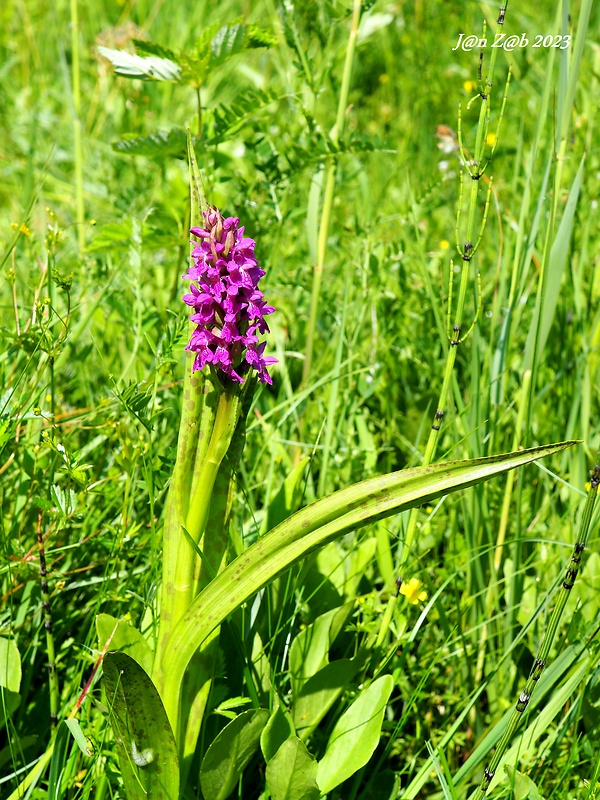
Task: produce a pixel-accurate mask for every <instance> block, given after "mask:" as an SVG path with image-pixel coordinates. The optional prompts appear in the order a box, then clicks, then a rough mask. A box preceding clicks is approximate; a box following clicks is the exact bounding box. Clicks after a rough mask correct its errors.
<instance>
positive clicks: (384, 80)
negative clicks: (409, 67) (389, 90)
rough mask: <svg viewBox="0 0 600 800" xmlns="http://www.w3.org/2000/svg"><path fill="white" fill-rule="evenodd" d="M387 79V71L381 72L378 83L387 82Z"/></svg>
mask: <svg viewBox="0 0 600 800" xmlns="http://www.w3.org/2000/svg"><path fill="white" fill-rule="evenodd" d="M389 80H390V76H389V75H388V74H387V72H382V73H381V75H380V76H379V83H388V82H389Z"/></svg>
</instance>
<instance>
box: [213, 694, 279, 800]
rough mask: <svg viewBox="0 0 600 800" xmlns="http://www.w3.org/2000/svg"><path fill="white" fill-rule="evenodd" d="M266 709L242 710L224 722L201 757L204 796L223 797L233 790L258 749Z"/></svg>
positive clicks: (265, 717)
mask: <svg viewBox="0 0 600 800" xmlns="http://www.w3.org/2000/svg"><path fill="white" fill-rule="evenodd" d="M268 719H269V712H268V711H266V710H265V709H262V708H259V709H258V710H256V709H251V710H250V711H244V712H242V713H241V714H240V715H239V716H237V717H236V718H235V719H234V720H232V721H231V722H230V723H229V725H226V726H225V727H224V728H223V730H222V731H221V732H220V733H219V735H218V736H217V737H216V739H214V741H213V742H212V743H211V745H210V747H209V748H208V750H207V751H206V755H205V756H204V759H203V760H202V767H201V769H200V786H201V787H202V793H203V795H204V797H206V798H210V800H225V798H226V797H229V795H230V794H231V793H232V792H233V790H234V789H235V787H236V785H237V782H238V781H239V779H240V776H241V774H242V772H243V771H244V769H245V768H246V766H247V765H248V762H249V761H250V759H251V758H252V756H253V755H254V753H255V752H256V750H257V749H258V743H259V741H260V735H261V733H262V730H263V728H264V727H265V725H266V724H267V721H268Z"/></svg>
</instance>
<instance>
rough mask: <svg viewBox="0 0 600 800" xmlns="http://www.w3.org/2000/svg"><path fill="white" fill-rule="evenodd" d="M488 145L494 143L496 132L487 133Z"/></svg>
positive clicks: (490, 145)
mask: <svg viewBox="0 0 600 800" xmlns="http://www.w3.org/2000/svg"><path fill="white" fill-rule="evenodd" d="M485 141H486V142H487V145H488V147H493V146H494V145H495V144H496V134H495V133H488V135H487V137H486V140H485Z"/></svg>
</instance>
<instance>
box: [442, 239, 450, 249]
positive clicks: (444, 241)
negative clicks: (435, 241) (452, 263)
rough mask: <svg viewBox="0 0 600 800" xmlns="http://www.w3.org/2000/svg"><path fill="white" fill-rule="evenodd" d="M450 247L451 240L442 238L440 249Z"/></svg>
mask: <svg viewBox="0 0 600 800" xmlns="http://www.w3.org/2000/svg"><path fill="white" fill-rule="evenodd" d="M449 247H450V242H449V241H448V239H442V241H441V242H440V250H447V249H448V248H449Z"/></svg>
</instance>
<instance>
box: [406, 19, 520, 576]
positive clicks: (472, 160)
mask: <svg viewBox="0 0 600 800" xmlns="http://www.w3.org/2000/svg"><path fill="white" fill-rule="evenodd" d="M505 13H506V6H503V7H501V8H500V12H499V15H498V21H497V22H498V26H502V25H503V24H504V17H505ZM483 38H485V23H484V36H483ZM496 57H497V51H496V49H493V50H492V56H491V59H490V66H489V71H488V74H487V75H486V78H485V81H484V80H482V63H483V50H481V52H480V58H479V66H478V77H479V92H478V94H477V95H475V97H474V98H472V99H471V100H470V101H469V104H468V106H467V107H470V106H471V104H472V103H473V102H474V101H475V100H477V99H479V100H481V109H480V112H479V122H478V124H477V133H476V137H475V148H474V151H473V156H472V157H470V156H469V154H468V152H467V150H466V148H465V146H464V143H463V136H462V110H461V106H460V104H459V111H458V142H459V150H460V154H461V158H462V161H463V165H464V168H465V170H466V172H467V173H468V175H469V176H470V178H471V191H470V193H469V201H468V203H469V206H468V214H467V223H466V227H465V231H464V239H461V238H460V228H461V218H462V205H463V193H464V172H461V176H460V189H459V202H458V208H457V212H456V228H455V235H456V249H457V251H458V254H459V256H460V258H461V261H462V267H461V270H460V284H459V290H458V298H457V302H456V311H455V313H454V317H453V315H452V301H453V288H454V276H453V271H454V262H452V261H451V262H450V278H449V293H448V294H449V297H448V312H447V320H448V326H447V327H448V330H447V335H448V340H449V344H450V347H449V348H448V352H447V356H446V365H445V368H444V378H443V382H442V388H441V391H440V394H439V398H438V403H437V408H436V411H435V414H434V418H433V422H432V425H431V430H430V432H429V438H428V440H427V445H426V448H425V453H424V455H423V460H422V464H423V466H429V464H431V463H432V461H433V459H434V458H435V454H436V449H437V445H438V440H439V436H440V430H441V427H442V420H443V419H444V416H445V414H446V407H447V404H448V395H449V393H450V385H451V382H452V375H453V371H454V364H455V361H456V354H457V350H458V346H459V345H460V344H463V343H464V342H465V341H466V339H467V338H468V337H469V336H470V334H471V333H472V331H473V330H474V328H475V325H476V324H477V320H478V318H479V314H480V310H481V278H480V275H479V273H478V274H477V293H478V301H477V310H476V313H475V317H474V319H473V322H472V324H471V326H470V327H469V329H468V330H467V332H466V333H462V328H463V319H464V311H465V304H466V296H467V289H468V285H469V278H470V272H471V269H470V265H471V261H472V260H473V257H474V256H475V254H476V253H477V250H478V249H479V247H480V245H481V242H482V240H483V235H484V232H485V228H486V225H487V219H488V212H489V206H490V198H491V193H492V184H493V179H492V178H491V177H490V179H489V182H488V189H487V192H486V198H485V202H484V207H483V213H482V218H481V223H480V225H479V228H478V230H477V229H476V217H477V209H478V207H479V184H480V179H481V178H482V177H483V175H484V173H485V171H486V169H487V167H488V166H489V164H490V162H491V158H492V155H493V152H494V150H495V146H496V145H497V142H498V133H499V130H500V123H501V121H502V116H503V114H504V109H505V106H506V98H507V96H508V87H509V85H510V69H509V72H508V77H507V80H506V84H505V88H504V94H503V99H502V103H501V106H500V115H499V118H498V122H497V125H496V134H495V141H494V148H493V150H492V153H491V154H490V155H489V156H487V157H485V147H486V140H487V136H488V132H489V127H490V114H491V90H492V84H493V75H494V70H495V66H496ZM476 230H477V236H476V237H475V232H476ZM452 318H453V320H454V321H453V323H452V324H451V323H450V321H451V320H452ZM417 516H418V509H416V508H413V509H411V511H410V514H409V517H408V523H407V526H406V534H405V537H404V544H403V548H402V555H401V558H400V572H401V573H402V571H403V570H404V569H405V568H406V564H407V562H408V559H409V557H410V554H411V552H412V548H413V543H414V538H415V532H416V526H417Z"/></svg>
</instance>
